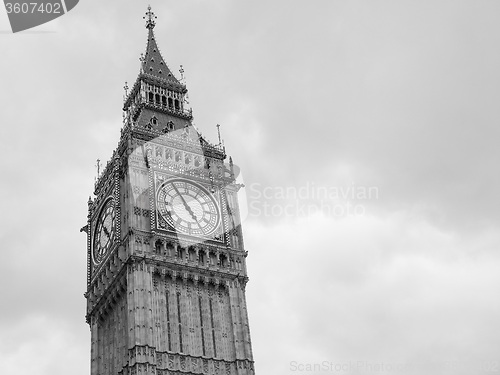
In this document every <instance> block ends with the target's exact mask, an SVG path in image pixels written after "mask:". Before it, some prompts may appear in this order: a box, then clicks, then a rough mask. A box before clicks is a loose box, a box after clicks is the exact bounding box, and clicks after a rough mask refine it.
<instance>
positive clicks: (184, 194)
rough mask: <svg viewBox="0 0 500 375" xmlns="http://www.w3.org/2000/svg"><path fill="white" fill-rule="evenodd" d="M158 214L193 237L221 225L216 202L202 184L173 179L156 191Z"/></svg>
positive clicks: (209, 232)
mask: <svg viewBox="0 0 500 375" xmlns="http://www.w3.org/2000/svg"><path fill="white" fill-rule="evenodd" d="M157 206H158V212H159V214H160V215H161V216H162V217H163V219H165V221H167V223H169V224H170V225H171V226H172V227H173V228H175V229H176V230H177V231H179V232H182V233H186V234H190V235H193V236H208V235H210V234H212V233H213V232H215V231H216V230H217V228H218V227H219V225H220V212H219V207H218V205H217V202H216V201H215V199H214V197H213V196H212V194H210V193H209V192H208V191H207V190H206V189H205V188H203V187H202V186H201V185H198V184H195V183H193V182H191V181H187V180H184V179H172V180H168V181H166V182H165V183H164V184H162V185H161V186H160V188H159V189H158V193H157Z"/></svg>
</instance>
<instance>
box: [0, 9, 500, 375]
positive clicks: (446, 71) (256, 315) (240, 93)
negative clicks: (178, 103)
mask: <svg viewBox="0 0 500 375" xmlns="http://www.w3.org/2000/svg"><path fill="white" fill-rule="evenodd" d="M151 5H152V7H153V10H154V11H155V13H156V14H157V16H158V19H157V26H156V28H155V34H156V38H157V42H158V45H159V48H160V49H161V52H162V54H163V57H164V58H165V59H166V61H167V63H168V64H169V66H170V68H171V69H172V71H174V72H177V71H178V69H179V65H181V64H182V65H183V66H184V69H185V76H186V80H187V87H188V90H189V98H190V102H191V106H192V107H193V111H194V116H195V124H196V126H197V127H198V129H199V130H200V131H201V132H202V133H203V134H204V135H205V136H206V138H208V140H210V141H212V142H214V143H216V142H217V131H216V126H215V125H216V124H217V123H219V124H221V133H222V137H223V139H224V142H225V145H226V150H227V152H228V154H229V155H232V157H233V160H234V162H235V164H237V165H238V166H240V167H241V170H242V181H243V182H244V184H245V185H246V188H245V190H244V191H242V193H245V194H242V197H241V202H240V203H241V205H242V208H243V211H245V212H246V215H245V218H244V220H243V230H244V240H245V246H246V249H247V250H248V252H249V256H248V260H247V266H248V273H249V277H250V282H249V284H248V287H247V300H248V309H249V318H250V328H251V334H252V343H253V350H254V359H255V366H256V372H257V373H258V374H273V375H285V374H294V373H303V374H304V373H305V374H311V373H342V374H365V373H366V374H369V373H379V374H396V373H397V374H426V375H438V374H457V375H462V374H467V375H471V374H482V373H495V372H496V373H498V372H500V354H499V353H500V335H499V332H500V323H499V314H500V299H499V287H500V272H499V269H500V254H499V251H500V232H499V224H500V223H499V222H500V203H499V202H500V199H499V197H498V192H499V191H500V175H499V168H498V162H499V160H500V148H499V147H498V142H499V140H500V130H499V129H500V127H499V123H500V106H499V105H498V103H499V102H500V68H499V67H500V22H499V15H500V2H498V1H493V0H489V1H486V0H482V1H478V0H474V1H458V0H453V1H451V0H450V1H402V0H394V1H381V0H380V1H379V0H366V1H347V0H344V1H336V0H330V1H307V2H306V1H293V2H292V1H284V0H283V1H245V2H243V1H238V2H237V1H230V0H218V1H210V2H209V1H201V0H200V1H193V0H185V1H168V2H164V1H152V2H151ZM146 7H147V2H143V1H133V2H132V1H127V2H124V1H118V0H107V1H96V0H81V1H80V3H79V4H78V5H77V6H76V7H75V8H74V9H73V10H72V11H71V12H69V13H68V14H67V15H65V16H63V17H61V18H59V19H57V20H55V21H53V22H51V23H48V24H45V25H42V26H39V27H38V28H36V29H32V30H28V31H27V32H21V33H18V34H11V33H9V30H10V26H9V23H8V19H7V15H6V12H2V11H0V31H1V32H0V51H1V55H0V102H1V103H2V104H1V111H0V139H1V141H2V151H1V158H0V173H1V184H0V193H1V196H2V197H3V199H2V200H1V201H0V209H1V213H2V215H1V216H0V244H1V250H2V251H1V256H2V259H1V261H0V301H1V304H0V306H1V308H0V373H1V374H6V375H24V374H37V375H62V374H65V375H66V374H69V373H70V374H71V375H88V374H89V371H90V370H89V368H90V332H89V328H88V326H87V324H86V323H85V318H84V316H85V299H84V297H83V293H84V292H85V289H86V238H85V235H84V234H82V233H79V229H80V228H81V227H82V226H83V225H85V224H86V218H87V200H88V197H89V195H91V194H92V191H93V183H94V178H95V175H96V170H95V163H96V159H97V158H100V159H101V160H108V159H109V157H110V156H111V153H112V151H113V149H114V148H115V147H116V145H117V142H118V138H119V134H120V127H121V124H122V112H121V107H122V102H123V88H122V87H123V85H124V83H125V81H128V82H129V86H131V83H133V82H134V81H135V78H136V77H137V74H138V72H139V64H140V63H139V57H140V54H141V53H143V52H144V51H145V47H146V35H147V33H146V29H145V27H144V21H143V19H142V16H143V15H144V12H145V11H146ZM323 362H326V363H330V362H331V363H333V365H332V366H331V367H328V366H327V367H323V370H324V371H322V372H320V371H299V370H301V369H302V370H307V367H306V366H307V365H308V364H311V365H312V364H322V363H323ZM338 366H341V367H338ZM342 366H343V367H342ZM349 366H350V367H349ZM376 366H384V367H383V368H381V367H376Z"/></svg>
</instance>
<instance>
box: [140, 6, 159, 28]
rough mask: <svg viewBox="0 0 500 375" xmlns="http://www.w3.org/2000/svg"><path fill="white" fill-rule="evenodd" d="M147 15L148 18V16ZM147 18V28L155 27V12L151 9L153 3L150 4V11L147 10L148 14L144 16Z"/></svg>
mask: <svg viewBox="0 0 500 375" xmlns="http://www.w3.org/2000/svg"><path fill="white" fill-rule="evenodd" d="M146 17H147V18H146ZM142 18H143V19H145V20H146V28H147V29H153V28H154V27H155V25H156V24H155V19H156V16H155V14H154V13H153V12H152V11H151V5H148V11H147V12H146V16H145V17H142Z"/></svg>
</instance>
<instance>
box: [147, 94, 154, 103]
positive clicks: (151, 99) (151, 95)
mask: <svg viewBox="0 0 500 375" xmlns="http://www.w3.org/2000/svg"><path fill="white" fill-rule="evenodd" d="M148 100H149V102H150V103H153V100H154V95H153V93H152V92H150V93H149V94H148Z"/></svg>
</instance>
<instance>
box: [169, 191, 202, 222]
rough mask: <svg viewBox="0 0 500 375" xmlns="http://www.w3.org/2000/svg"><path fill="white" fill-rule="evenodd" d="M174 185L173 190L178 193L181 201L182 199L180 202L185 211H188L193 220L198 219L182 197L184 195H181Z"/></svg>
mask: <svg viewBox="0 0 500 375" xmlns="http://www.w3.org/2000/svg"><path fill="white" fill-rule="evenodd" d="M173 187H174V190H175V191H176V193H177V194H178V195H179V197H181V201H182V204H183V205H184V208H185V209H186V211H187V212H189V214H190V215H191V217H192V218H193V219H194V221H196V222H197V221H198V218H197V217H196V215H195V214H194V212H193V210H192V209H191V207H189V205H188V204H187V202H186V200H185V199H184V197H183V196H182V194H181V192H180V191H179V189H177V186H175V185H173Z"/></svg>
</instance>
